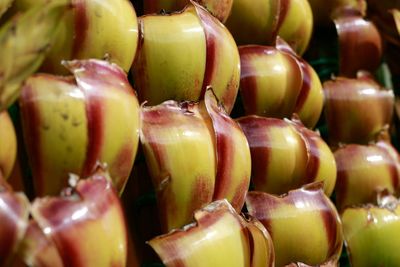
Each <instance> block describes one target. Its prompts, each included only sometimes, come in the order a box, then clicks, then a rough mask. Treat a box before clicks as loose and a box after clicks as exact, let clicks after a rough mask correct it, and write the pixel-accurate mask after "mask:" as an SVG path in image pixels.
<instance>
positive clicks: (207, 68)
mask: <svg viewBox="0 0 400 267" xmlns="http://www.w3.org/2000/svg"><path fill="white" fill-rule="evenodd" d="M139 25H140V29H141V33H140V36H141V39H140V48H139V50H138V56H137V58H136V61H135V64H134V66H133V74H134V80H135V86H136V87H137V89H138V93H139V99H140V101H147V102H148V103H149V104H150V105H157V104H160V103H162V102H163V101H167V100H176V101H185V100H191V101H198V100H200V99H202V98H204V94H205V91H206V88H207V87H208V86H212V87H213V90H214V92H215V94H216V95H217V97H218V98H219V99H220V101H222V102H223V104H224V106H225V108H226V110H227V111H228V113H229V112H230V111H231V110H232V108H233V104H234V102H235V99H236V95H237V91H238V86H239V79H240V59H239V53H238V50H237V46H236V44H235V41H234V40H233V38H232V36H231V35H230V33H229V31H228V30H227V29H226V28H225V27H224V25H223V24H222V23H220V22H219V21H218V20H217V19H216V18H214V17H213V16H211V15H210V14H209V13H208V12H207V11H206V10H205V9H204V8H203V7H201V6H200V5H199V4H197V3H195V2H191V4H189V5H188V6H187V7H186V8H185V9H184V10H183V11H181V12H179V13H173V14H160V15H147V16H143V17H140V18H139Z"/></svg>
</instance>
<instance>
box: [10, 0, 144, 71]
mask: <svg viewBox="0 0 400 267" xmlns="http://www.w3.org/2000/svg"><path fill="white" fill-rule="evenodd" d="M52 1H54V0H52ZM46 2H47V0H39V1H38V0H16V1H15V9H16V11H21V10H22V11H23V10H26V9H28V8H30V7H32V6H39V5H45V4H46ZM67 2H68V3H69V5H71V6H72V8H71V9H70V11H69V12H68V13H67V14H66V16H65V17H64V18H63V20H62V22H61V25H60V27H59V29H58V33H57V36H56V37H55V43H54V44H53V46H52V48H51V49H50V51H49V53H48V55H47V58H46V60H45V62H44V64H43V66H42V68H41V70H42V71H44V72H49V73H53V74H66V73H67V72H66V70H65V68H64V67H63V66H62V65H61V64H60V63H61V61H62V60H73V59H89V58H96V59H104V58H106V59H108V60H109V61H111V62H113V63H116V64H117V65H119V66H120V67H121V68H122V69H124V71H125V72H128V71H129V69H130V67H131V65H132V63H133V60H134V57H135V54H136V49H137V46H138V38H139V37H138V32H139V31H138V22H137V16H136V12H135V9H134V8H133V6H132V4H131V3H130V1H126V0H106V1H102V0H83V1H73V0H68V1H67Z"/></svg>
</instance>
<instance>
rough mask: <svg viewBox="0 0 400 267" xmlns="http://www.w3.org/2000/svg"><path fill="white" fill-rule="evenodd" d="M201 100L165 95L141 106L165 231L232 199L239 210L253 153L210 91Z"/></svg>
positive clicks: (144, 138)
mask: <svg viewBox="0 0 400 267" xmlns="http://www.w3.org/2000/svg"><path fill="white" fill-rule="evenodd" d="M205 97H206V98H205V101H204V102H203V101H202V102H200V104H194V103H191V104H190V103H189V104H178V103H177V102H175V101H166V102H164V103H162V104H161V105H158V106H154V107H143V108H142V110H141V123H142V127H141V132H140V141H141V143H142V147H143V151H144V155H145V157H146V163H147V166H148V169H149V174H150V176H151V179H152V182H153V186H154V188H155V191H156V193H157V201H158V207H159V213H160V221H161V226H162V231H163V232H164V233H167V232H168V231H170V230H172V229H175V228H180V227H183V226H184V225H185V224H187V223H189V222H190V220H191V219H192V216H193V212H194V211H195V210H197V209H199V208H201V207H203V206H204V205H206V204H208V203H210V202H212V201H213V200H220V199H227V200H228V201H229V202H230V203H231V204H232V206H233V207H234V208H235V209H236V210H237V212H240V210H241V208H242V206H243V204H244V198H245V195H246V193H247V190H248V187H249V183H250V174H251V157H250V150H249V147H248V143H247V140H246V137H245V135H244V134H243V132H242V130H241V129H240V128H239V126H238V125H237V124H236V123H235V122H234V121H233V120H232V119H231V118H229V116H228V115H227V114H226V113H225V112H223V111H222V110H218V104H217V101H216V99H215V97H214V96H213V95H212V93H211V91H207V92H206V95H205Z"/></svg>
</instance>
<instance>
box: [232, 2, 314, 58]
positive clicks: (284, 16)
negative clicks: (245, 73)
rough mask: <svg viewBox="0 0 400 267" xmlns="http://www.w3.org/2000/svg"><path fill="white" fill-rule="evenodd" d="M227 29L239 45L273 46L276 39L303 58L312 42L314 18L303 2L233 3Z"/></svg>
mask: <svg viewBox="0 0 400 267" xmlns="http://www.w3.org/2000/svg"><path fill="white" fill-rule="evenodd" d="M226 25H227V27H228V29H229V30H230V31H231V33H232V35H233V36H234V38H235V40H236V42H237V43H238V44H239V45H248V44H257V45H274V43H275V39H276V37H277V36H278V35H279V36H280V37H282V38H283V39H284V40H285V41H287V42H288V43H289V44H290V45H291V46H292V48H293V49H294V50H295V51H296V52H297V53H298V54H299V55H302V54H303V53H304V52H305V50H306V48H307V46H308V43H309V41H310V39H311V33H312V28H313V16H312V11H311V7H310V5H309V3H308V1H304V0H285V1H272V0H267V1H264V0H256V1H250V0H235V1H234V2H233V6H232V11H231V14H230V16H229V17H228V20H227V22H226ZM294 25H295V26H294Z"/></svg>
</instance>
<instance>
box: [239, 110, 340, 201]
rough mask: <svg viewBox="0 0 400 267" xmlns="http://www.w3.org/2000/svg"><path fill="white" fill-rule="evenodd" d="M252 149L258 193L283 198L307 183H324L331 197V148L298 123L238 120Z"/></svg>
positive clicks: (333, 174) (333, 173) (333, 179)
mask: <svg viewBox="0 0 400 267" xmlns="http://www.w3.org/2000/svg"><path fill="white" fill-rule="evenodd" d="M237 122H238V123H239V125H240V126H241V127H242V129H243V132H244V133H245V135H246V137H247V140H248V142H249V146H250V152H251V157H252V161H251V162H252V182H253V184H254V187H255V189H256V190H257V191H263V192H267V193H271V194H284V193H287V192H288V191H289V190H292V189H296V188H299V187H301V186H303V185H305V184H307V183H312V182H316V181H323V182H324V186H323V188H324V192H325V193H326V195H328V196H330V195H331V194H332V192H333V189H334V186H335V183H336V163H335V159H334V157H333V154H332V152H331V150H330V148H329V147H328V145H327V144H326V143H325V142H324V141H323V140H322V138H321V137H320V136H319V135H318V134H317V133H315V132H313V131H311V130H308V129H307V128H305V127H304V126H303V125H302V124H301V123H300V122H299V121H289V120H280V119H273V118H264V117H259V116H254V115H253V116H246V117H242V118H239V119H237Z"/></svg>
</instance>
